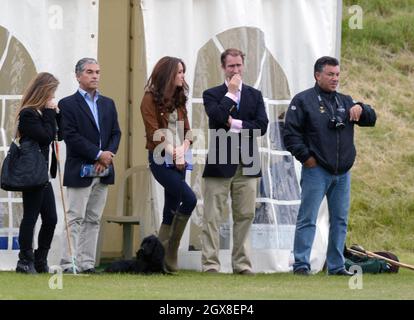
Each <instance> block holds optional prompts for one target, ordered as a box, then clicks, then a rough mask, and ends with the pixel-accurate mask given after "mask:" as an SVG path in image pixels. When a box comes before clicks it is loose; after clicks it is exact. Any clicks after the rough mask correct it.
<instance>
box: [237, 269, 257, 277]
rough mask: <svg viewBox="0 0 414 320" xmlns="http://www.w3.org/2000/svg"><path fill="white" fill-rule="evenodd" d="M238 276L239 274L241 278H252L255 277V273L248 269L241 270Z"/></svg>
mask: <svg viewBox="0 0 414 320" xmlns="http://www.w3.org/2000/svg"><path fill="white" fill-rule="evenodd" d="M238 274H241V275H243V276H254V275H255V273H254V272H253V271H251V270H249V269H246V270H242V271H240V272H239V273H238Z"/></svg>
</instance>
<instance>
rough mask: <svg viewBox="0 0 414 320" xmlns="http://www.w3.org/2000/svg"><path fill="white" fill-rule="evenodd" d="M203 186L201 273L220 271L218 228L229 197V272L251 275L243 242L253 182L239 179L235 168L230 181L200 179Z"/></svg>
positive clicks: (250, 214) (250, 211)
mask: <svg viewBox="0 0 414 320" xmlns="http://www.w3.org/2000/svg"><path fill="white" fill-rule="evenodd" d="M204 186H205V188H204V216H203V230H202V236H201V243H202V256H201V264H202V270H203V271H206V270H209V269H214V270H216V271H219V270H220V261H219V249H220V243H219V227H220V223H221V222H222V220H223V212H225V210H226V206H227V200H228V196H229V193H230V196H231V199H232V201H231V207H232V214H233V250H232V259H231V262H232V268H233V272H234V273H239V272H241V271H244V270H250V271H251V269H252V266H251V262H250V258H249V253H248V251H249V250H248V247H249V246H248V243H247V238H248V234H249V231H250V227H251V225H252V222H253V219H254V214H255V208H256V189H257V178H255V177H246V176H243V175H242V166H241V165H239V167H238V168H237V171H236V174H235V175H234V177H232V178H213V177H208V178H204Z"/></svg>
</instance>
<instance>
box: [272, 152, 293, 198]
mask: <svg viewBox="0 0 414 320" xmlns="http://www.w3.org/2000/svg"><path fill="white" fill-rule="evenodd" d="M270 174H271V181H272V182H273V184H272V191H273V192H272V199H276V200H299V199H300V189H299V184H298V181H297V178H296V172H295V166H294V160H293V157H292V156H291V155H273V154H271V155H270Z"/></svg>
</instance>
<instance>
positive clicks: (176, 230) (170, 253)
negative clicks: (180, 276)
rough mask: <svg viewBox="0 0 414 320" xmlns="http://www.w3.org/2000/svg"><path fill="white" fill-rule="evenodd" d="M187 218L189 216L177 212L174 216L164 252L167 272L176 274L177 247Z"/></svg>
mask: <svg viewBox="0 0 414 320" xmlns="http://www.w3.org/2000/svg"><path fill="white" fill-rule="evenodd" d="M189 218H190V215H186V214H182V213H178V212H177V213H176V214H175V215H174V219H173V223H172V224H171V232H170V238H169V240H168V246H167V250H166V252H165V266H166V267H167V270H168V271H171V272H176V271H177V270H178V267H177V254H178V247H179V246H180V240H181V237H182V236H183V233H184V229H185V226H186V225H187V222H188V219H189Z"/></svg>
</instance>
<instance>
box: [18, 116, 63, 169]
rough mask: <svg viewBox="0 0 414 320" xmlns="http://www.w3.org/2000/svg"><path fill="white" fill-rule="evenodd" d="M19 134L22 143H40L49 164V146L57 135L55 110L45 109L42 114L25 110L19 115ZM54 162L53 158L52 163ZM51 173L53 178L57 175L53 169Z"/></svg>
mask: <svg viewBox="0 0 414 320" xmlns="http://www.w3.org/2000/svg"><path fill="white" fill-rule="evenodd" d="M19 132H20V136H21V138H20V142H23V141H25V140H27V139H31V140H34V141H37V142H38V143H39V146H40V149H41V150H42V154H43V156H44V157H45V159H46V162H48V160H49V146H50V144H51V143H52V141H53V140H54V139H55V136H56V133H57V119H56V111H55V110H54V109H44V110H43V111H42V114H40V113H39V112H38V111H36V110H34V109H32V108H25V109H23V110H22V111H20V115H19ZM54 160H55V159H53V158H52V162H53V161H54ZM53 171H54V172H53ZM51 173H52V177H53V176H54V175H55V173H56V172H55V169H54V168H52V170H51Z"/></svg>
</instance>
